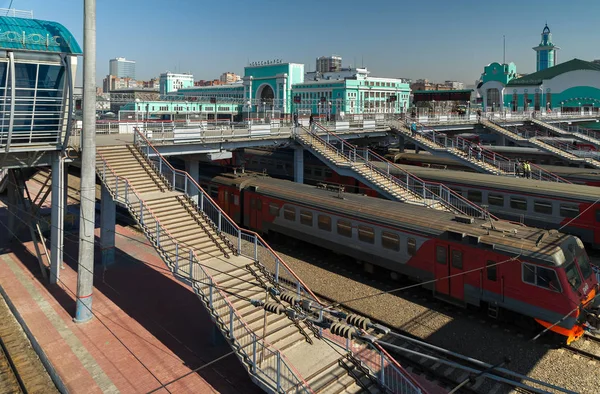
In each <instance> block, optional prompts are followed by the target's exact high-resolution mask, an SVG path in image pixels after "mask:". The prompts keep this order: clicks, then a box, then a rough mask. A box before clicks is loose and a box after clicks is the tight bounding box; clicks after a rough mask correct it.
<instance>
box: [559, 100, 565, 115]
mask: <svg viewBox="0 0 600 394" xmlns="http://www.w3.org/2000/svg"><path fill="white" fill-rule="evenodd" d="M564 104H565V102H564V101H561V102H560V113H561V115H562V112H563V105H564Z"/></svg>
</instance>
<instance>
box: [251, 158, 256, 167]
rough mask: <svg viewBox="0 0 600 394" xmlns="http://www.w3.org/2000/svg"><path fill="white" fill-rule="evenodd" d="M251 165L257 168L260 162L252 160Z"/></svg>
mask: <svg viewBox="0 0 600 394" xmlns="http://www.w3.org/2000/svg"><path fill="white" fill-rule="evenodd" d="M250 164H252V165H255V166H257V165H258V160H256V159H252V160H251V161H250Z"/></svg>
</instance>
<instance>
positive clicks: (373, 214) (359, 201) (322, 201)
mask: <svg viewBox="0 0 600 394" xmlns="http://www.w3.org/2000/svg"><path fill="white" fill-rule="evenodd" d="M213 181H214V182H217V183H220V184H226V185H234V186H236V187H237V188H240V189H242V188H244V189H246V188H249V189H253V190H255V191H257V192H258V193H260V194H262V195H267V196H271V197H275V198H281V199H284V200H286V201H292V202H295V203H297V204H302V205H305V206H309V207H314V208H321V209H326V210H327V211H330V212H335V213H337V214H339V215H343V216H348V214H349V213H350V212H351V213H352V216H353V217H358V218H361V219H364V220H368V221H374V222H377V223H379V224H383V225H389V226H394V227H400V228H403V229H406V230H409V231H410V230H412V231H418V232H419V233H421V234H423V233H425V234H427V235H429V236H448V238H451V239H457V240H462V241H463V242H469V243H470V244H473V245H480V246H482V247H487V248H490V249H494V250H496V251H498V252H501V253H504V254H508V255H512V256H517V257H523V258H524V259H527V260H530V261H537V262H541V263H544V264H551V265H561V264H563V263H564V262H565V259H569V257H570V256H569V255H570V253H571V252H569V251H568V248H569V245H573V244H578V246H579V248H583V244H582V243H581V241H579V239H577V238H576V237H573V236H571V235H567V234H562V233H559V232H556V231H546V230H541V229H537V228H532V227H527V226H524V225H521V224H517V223H512V222H507V221H488V220H481V219H474V221H473V223H465V222H462V221H458V220H456V216H455V215H454V214H452V213H449V212H443V211H438V210H434V209H430V208H426V207H421V206H417V205H412V204H407V203H401V202H396V201H389V200H385V199H381V198H375V197H368V196H362V195H358V194H351V193H342V194H341V196H342V198H340V195H339V194H338V193H337V192H332V191H330V190H325V189H323V188H318V187H314V186H309V185H304V184H299V183H294V182H291V181H286V180H281V179H274V178H270V177H267V176H261V175H256V174H251V173H246V174H242V175H233V174H224V175H219V176H216V177H214V178H213ZM572 247H573V246H571V248H572ZM569 261H570V260H569Z"/></svg>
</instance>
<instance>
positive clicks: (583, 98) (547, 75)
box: [478, 59, 600, 112]
mask: <svg viewBox="0 0 600 394" xmlns="http://www.w3.org/2000/svg"><path fill="white" fill-rule="evenodd" d="M478 91H479V93H480V95H481V97H482V98H483V107H484V108H485V110H486V111H512V112H531V111H545V112H550V111H551V112H581V111H585V112H591V111H593V112H596V111H598V107H600V64H598V63H592V62H587V61H585V60H580V59H573V60H569V61H568V62H564V63H560V64H558V65H556V66H554V67H550V68H546V69H544V70H541V71H537V72H535V73H533V74H528V75H525V76H522V77H520V78H517V77H516V68H514V64H512V63H511V64H509V65H506V64H504V65H500V64H498V63H492V64H490V65H488V66H486V68H485V71H484V73H483V74H482V83H481V84H480V85H479V86H478ZM500 98H501V99H500Z"/></svg>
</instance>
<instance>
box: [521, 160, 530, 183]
mask: <svg viewBox="0 0 600 394" xmlns="http://www.w3.org/2000/svg"><path fill="white" fill-rule="evenodd" d="M523 170H524V172H525V178H527V179H529V178H531V164H530V163H529V161H525V164H523Z"/></svg>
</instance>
